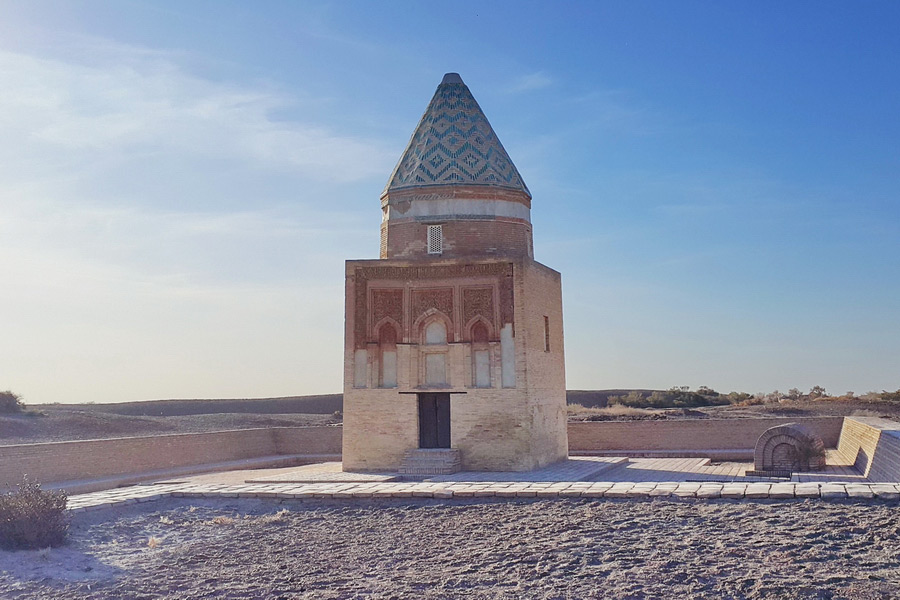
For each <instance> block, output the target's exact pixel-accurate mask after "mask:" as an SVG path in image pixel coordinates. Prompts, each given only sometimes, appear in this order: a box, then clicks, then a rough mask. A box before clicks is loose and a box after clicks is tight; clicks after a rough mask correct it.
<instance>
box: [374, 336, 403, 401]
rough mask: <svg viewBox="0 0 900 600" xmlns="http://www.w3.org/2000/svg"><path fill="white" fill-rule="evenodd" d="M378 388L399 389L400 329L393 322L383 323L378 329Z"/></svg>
mask: <svg viewBox="0 0 900 600" xmlns="http://www.w3.org/2000/svg"><path fill="white" fill-rule="evenodd" d="M377 332H378V335H377V337H378V387H383V388H393V387H397V342H398V340H399V338H400V328H399V326H398V325H397V323H395V322H394V321H392V320H386V321H384V322H382V323H381V324H380V325H379V327H378V329H377Z"/></svg>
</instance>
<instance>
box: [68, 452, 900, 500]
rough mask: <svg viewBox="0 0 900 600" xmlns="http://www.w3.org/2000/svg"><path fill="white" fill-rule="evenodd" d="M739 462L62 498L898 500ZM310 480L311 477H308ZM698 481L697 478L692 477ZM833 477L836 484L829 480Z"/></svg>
mask: <svg viewBox="0 0 900 600" xmlns="http://www.w3.org/2000/svg"><path fill="white" fill-rule="evenodd" d="M748 467H749V465H748V464H745V463H721V464H711V463H710V462H709V460H708V459H697V458H693V459H677V458H669V459H641V458H632V459H625V458H621V457H620V458H616V457H573V458H571V459H569V460H568V461H564V462H562V463H557V464H555V465H551V466H549V467H546V468H544V469H538V470H536V471H532V472H530V473H483V472H474V473H473V472H467V473H466V472H464V473H456V474H454V475H446V476H440V477H434V478H432V479H429V480H426V481H420V482H413V481H393V480H391V479H394V478H395V477H396V475H395V474H374V475H373V474H368V475H371V476H372V477H371V478H368V479H367V478H366V477H365V476H363V477H362V478H360V474H358V473H357V474H345V473H343V472H341V471H340V470H339V469H340V463H321V464H318V465H305V466H302V467H292V468H284V469H267V470H264V471H229V472H221V473H207V474H205V475H198V476H193V477H187V478H184V479H183V480H179V481H171V480H170V481H168V482H160V483H156V484H150V485H139V486H132V487H127V488H118V489H113V490H106V491H102V492H94V493H90V494H80V495H75V496H71V497H70V498H69V509H70V510H72V511H73V512H80V511H86V510H96V509H100V508H108V507H113V506H124V505H129V504H135V503H139V502H151V501H153V500H159V499H162V498H170V497H175V498H278V499H343V500H350V501H352V500H355V499H364V500H371V499H377V498H437V499H452V498H491V497H496V498H521V497H530V498H656V497H674V498H710V499H711V498H733V499H742V498H747V499H791V498H820V499H823V500H839V499H846V498H854V499H879V500H888V501H897V500H900V483H871V482H868V481H866V480H864V479H862V478H861V476H860V475H859V473H857V472H856V471H849V472H845V471H841V470H840V469H832V471H831V472H829V471H826V472H823V473H818V474H804V475H800V476H799V478H805V477H819V478H821V480H820V481H803V480H797V481H773V480H761V478H747V477H743V475H742V474H743V471H746V469H747V468H748ZM316 478H318V479H316ZM697 479H702V480H697ZM838 479H839V481H837V480H838Z"/></svg>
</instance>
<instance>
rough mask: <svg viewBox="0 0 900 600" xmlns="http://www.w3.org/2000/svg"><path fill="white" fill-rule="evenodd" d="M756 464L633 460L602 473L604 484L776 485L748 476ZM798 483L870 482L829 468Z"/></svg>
mask: <svg viewBox="0 0 900 600" xmlns="http://www.w3.org/2000/svg"><path fill="white" fill-rule="evenodd" d="M751 469H753V463H739V462H722V463H713V462H711V461H710V460H709V459H708V458H631V459H628V461H626V462H625V463H624V464H622V465H621V466H619V468H617V469H615V470H612V471H605V472H603V473H602V478H603V480H604V481H633V482H646V481H658V482H662V481H721V482H736V483H748V482H754V481H761V482H770V483H771V482H772V478H771V477H748V476H746V475H745V474H744V473H745V472H746V471H748V470H751ZM790 481H793V482H795V483H808V482H828V481H842V482H847V483H869V482H868V481H867V480H866V478H865V477H863V476H862V475H861V474H860V473H859V471H857V470H856V469H854V468H853V467H848V466H842V465H829V466H827V467H826V468H825V469H823V470H822V471H817V472H815V473H794V475H793V476H792V477H791V479H790Z"/></svg>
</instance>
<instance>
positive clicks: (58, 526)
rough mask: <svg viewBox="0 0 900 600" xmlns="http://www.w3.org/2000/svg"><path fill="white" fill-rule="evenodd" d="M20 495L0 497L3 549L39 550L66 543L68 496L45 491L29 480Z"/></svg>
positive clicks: (63, 493)
mask: <svg viewBox="0 0 900 600" xmlns="http://www.w3.org/2000/svg"><path fill="white" fill-rule="evenodd" d="M18 487H19V489H18V491H15V492H7V493H6V494H3V495H2V496H0V548H4V549H6V550H36V549H38V548H46V547H48V546H59V545H60V544H62V543H63V542H64V541H65V539H66V533H67V532H68V530H69V523H68V520H67V519H66V500H67V499H68V498H67V496H66V493H65V492H64V491H62V490H59V491H46V490H42V489H41V485H40V484H39V483H37V482H36V481H31V480H30V479H28V478H27V477H25V478H24V479H23V480H22V483H20V484H19V486H18Z"/></svg>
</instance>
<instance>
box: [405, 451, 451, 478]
mask: <svg viewBox="0 0 900 600" xmlns="http://www.w3.org/2000/svg"><path fill="white" fill-rule="evenodd" d="M461 468H462V460H461V458H460V453H459V450H458V449H457V448H416V449H414V450H408V451H407V452H406V453H405V454H404V455H403V463H402V464H401V465H400V474H401V475H449V474H451V473H457V472H459V471H460V469H461Z"/></svg>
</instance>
